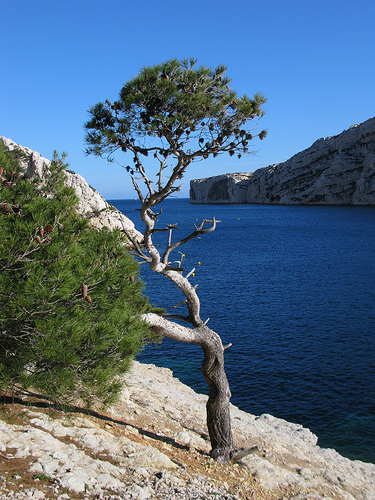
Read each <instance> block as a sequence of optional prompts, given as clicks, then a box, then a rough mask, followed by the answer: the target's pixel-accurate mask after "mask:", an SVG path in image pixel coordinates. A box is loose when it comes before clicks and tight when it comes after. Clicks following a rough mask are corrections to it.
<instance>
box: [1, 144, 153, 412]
mask: <svg viewBox="0 0 375 500" xmlns="http://www.w3.org/2000/svg"><path fill="white" fill-rule="evenodd" d="M20 156H22V153H21V152H20V151H12V152H9V151H6V150H5V148H4V147H2V148H1V149H0V240H1V247H0V387H1V388H2V389H3V390H5V389H7V390H9V389H12V390H14V389H15V388H16V387H22V388H24V389H25V388H30V387H33V388H34V389H35V390H38V391H40V392H41V393H42V394H43V395H44V396H46V397H48V398H49V399H51V400H53V401H57V402H64V403H67V402H69V401H71V399H72V398H73V397H77V395H79V396H80V397H82V398H83V399H84V401H85V402H86V403H87V404H90V403H92V402H93V400H97V399H99V400H100V401H101V402H103V403H104V404H107V403H110V402H112V401H113V400H114V398H115V396H116V395H117V394H118V392H119V389H120V387H121V383H120V381H119V377H118V375H121V374H122V373H124V372H125V371H126V369H127V368H128V367H129V363H130V361H131V359H132V358H133V357H134V355H135V353H136V352H137V351H139V350H140V348H141V347H142V345H143V343H144V340H145V338H147V337H150V330H149V328H148V326H147V325H146V324H145V323H144V322H143V321H142V320H141V319H140V314H142V313H144V312H147V311H150V309H151V308H150V305H149V303H148V301H147V298H145V297H144V296H143V295H142V289H143V284H142V282H141V281H140V280H139V279H134V276H136V275H137V274H138V264H137V262H136V261H135V260H134V259H133V258H132V257H131V256H130V255H129V254H128V252H127V251H126V250H125V249H124V240H123V238H124V236H123V235H122V234H121V233H120V232H119V231H117V230H115V231H109V230H106V229H103V230H101V231H97V230H94V229H92V228H91V227H90V226H89V224H88V222H87V221H86V220H85V219H83V218H82V217H81V216H79V215H77V213H76V212H75V207H76V204H77V199H76V196H75V194H74V190H73V189H71V188H67V187H65V186H64V178H65V174H64V169H65V167H66V165H65V164H64V157H62V158H59V157H58V156H57V155H56V154H55V156H54V159H53V161H52V162H51V167H50V168H49V169H48V170H46V172H45V173H44V177H43V180H40V179H37V180H33V181H31V180H29V179H27V178H26V177H25V174H24V172H23V171H22V169H21V168H20V165H19V159H20Z"/></svg>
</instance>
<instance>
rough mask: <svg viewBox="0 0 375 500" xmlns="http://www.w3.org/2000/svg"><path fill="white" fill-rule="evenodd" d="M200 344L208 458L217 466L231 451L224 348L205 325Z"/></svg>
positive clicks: (232, 447)
mask: <svg viewBox="0 0 375 500" xmlns="http://www.w3.org/2000/svg"><path fill="white" fill-rule="evenodd" d="M198 328H199V329H200V330H202V343H201V344H200V345H201V347H202V349H203V352H204V359H203V363H202V373H203V376H204V378H205V379H206V382H207V385H208V387H209V398H208V401H207V405H206V409H207V427H208V432H209V435H210V440H211V446H212V449H211V452H210V455H211V457H212V458H214V459H215V460H217V461H218V462H219V463H225V462H228V461H229V460H230V458H231V454H232V452H233V450H234V445H233V437H232V429H231V420H230V407H229V401H230V397H231V392H230V388H229V383H228V379H227V376H226V374H225V370H224V348H223V344H222V342H221V339H220V336H219V335H218V334H217V333H216V332H214V331H213V330H211V329H210V328H208V327H207V326H205V325H202V326H200V327H198Z"/></svg>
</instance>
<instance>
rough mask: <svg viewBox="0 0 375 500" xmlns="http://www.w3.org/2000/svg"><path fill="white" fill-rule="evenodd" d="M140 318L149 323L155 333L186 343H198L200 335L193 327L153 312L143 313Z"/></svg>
mask: <svg viewBox="0 0 375 500" xmlns="http://www.w3.org/2000/svg"><path fill="white" fill-rule="evenodd" d="M142 319H144V320H145V321H146V322H147V323H148V324H149V325H151V326H152V328H153V330H154V331H155V332H156V333H159V334H160V335H163V337H168V338H169V339H172V340H177V341H179V342H186V343H188V344H198V345H199V344H200V336H199V335H198V334H197V333H196V331H195V329H191V328H186V327H185V326H182V325H178V324H177V323H173V322H171V321H168V320H167V319H165V318H163V317H162V316H159V315H158V314H155V313H148V314H143V315H142Z"/></svg>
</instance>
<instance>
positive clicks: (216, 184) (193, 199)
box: [190, 173, 253, 203]
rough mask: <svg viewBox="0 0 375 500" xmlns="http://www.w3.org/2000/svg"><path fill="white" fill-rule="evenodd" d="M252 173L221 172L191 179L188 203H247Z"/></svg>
mask: <svg viewBox="0 0 375 500" xmlns="http://www.w3.org/2000/svg"><path fill="white" fill-rule="evenodd" d="M252 175H253V174H251V173H236V174H223V175H217V176H215V177H209V178H208V179H197V180H194V181H191V182H190V203H247V189H248V187H249V182H250V179H251V177H252ZM213 200H214V201H213Z"/></svg>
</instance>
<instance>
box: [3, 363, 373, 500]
mask: <svg viewBox="0 0 375 500" xmlns="http://www.w3.org/2000/svg"><path fill="white" fill-rule="evenodd" d="M124 381H125V387H124V388H123V390H122V393H121V397H120V400H119V402H118V403H116V404H115V405H113V406H111V407H110V408H108V409H107V410H106V411H105V412H103V411H100V410H97V411H95V412H86V413H85V412H84V410H82V409H81V410H78V409H76V410H75V411H74V412H67V413H65V414H63V413H61V412H60V413H59V412H51V413H49V411H47V412H45V411H44V412H43V410H42V408H41V405H36V406H32V405H24V407H23V408H21V410H22V414H23V417H24V419H25V422H24V423H23V424H12V423H9V420H8V422H7V421H6V420H5V419H4V418H3V417H2V420H1V421H0V424H1V425H0V445H1V449H0V453H1V457H0V460H1V462H0V463H1V466H2V469H1V470H2V471H3V472H2V474H1V476H2V479H3V483H2V486H1V487H0V499H1V500H5V499H10V498H17V499H20V500H23V499H25V500H26V499H28V498H29V497H30V496H31V498H39V499H44V498H56V499H59V500H64V499H67V498H71V499H76V498H77V499H78V498H85V499H89V498H90V499H91V498H95V495H97V496H96V498H102V499H108V500H109V499H112V500H114V499H118V498H121V499H122V498H124V499H126V498H129V499H131V498H142V499H147V498H163V499H169V498H171V499H172V498H177V499H189V498H196V497H194V494H197V491H198V492H199V494H202V495H205V498H216V499H218V498H219V499H229V498H235V499H252V498H256V499H257V500H262V499H264V500H266V499H267V500H279V499H280V498H283V499H285V500H292V499H293V500H297V499H299V500H302V499H311V498H314V499H323V498H325V499H327V498H330V499H337V500H375V464H369V463H363V462H360V461H351V460H349V459H347V458H344V457H342V456H341V455H339V454H338V453H337V452H336V451H335V450H332V449H324V448H320V447H319V446H318V445H317V437H316V436H315V435H314V434H313V433H311V432H310V431H309V430H308V429H306V428H303V427H302V426H301V425H297V424H291V423H289V422H287V421H285V420H281V419H277V418H275V417H273V416H271V415H267V414H264V415H261V416H254V415H251V414H248V413H245V412H243V411H241V410H239V409H238V408H236V407H235V406H233V405H232V407H231V413H232V427H233V434H234V439H235V444H236V446H237V447H239V448H240V447H255V446H256V447H257V449H256V450H255V451H254V452H253V453H252V454H251V455H249V456H248V457H246V458H244V459H243V460H242V462H241V463H240V464H229V465H225V466H224V465H218V464H216V463H214V462H213V461H212V460H211V459H210V458H209V456H208V451H209V449H210V444H209V441H208V436H207V430H206V424H205V402H206V400H207V396H204V395H201V394H198V393H196V392H195V391H193V389H191V388H190V387H188V386H186V385H184V384H182V383H181V382H180V381H179V380H178V379H176V378H175V377H173V373H172V372H171V370H169V369H166V368H159V367H156V366H154V365H148V364H143V363H139V362H137V361H134V362H133V365H132V367H131V370H130V371H129V372H128V373H126V374H125V375H124ZM3 410H4V408H3ZM4 457H7V458H4ZM17 461H22V463H23V464H24V473H22V472H21V468H20V466H19V467H18V469H17V467H16V469H17V470H19V471H20V472H19V473H18V475H17V476H16V478H15V477H14V475H13V476H10V475H9V474H8V475H7V473H6V472H5V476H4V466H10V465H12V466H13V465H15V464H16V463H17ZM25 464H26V465H25ZM30 471H31V472H30ZM27 474H28V475H29V476H30V474H33V477H36V476H38V477H40V478H43V477H49V479H50V480H51V481H52V484H51V483H49V484H47V485H46V484H44V483H45V481H39V482H37V481H35V480H34V483H33V488H34V490H35V491H37V492H38V493H35V491H34V490H33V491H34V493H33V494H32V495H30V494H29V493H30V491H29V490H30V489H32V488H30V487H28V488H25V484H22V483H25V481H26V479H25V478H26V476H27ZM7 476H8V477H7ZM17 478H18V479H17ZM30 481H31V479H30ZM12 483H13V485H12ZM20 483H21V485H22V488H21V485H20ZM48 488H49V490H48ZM199 488H201V490H199ZM172 490H173V491H172ZM12 491H13V492H14V493H12ZM16 491H17V492H18V493H16ZM22 491H23V492H26V493H25V494H24V496H22V495H23V494H21V495H20V493H21V492H22ZM48 491H49V493H53V495H54V496H52V497H51V496H48V497H47V496H46V495H47V492H48ZM194 491H195V493H193V492H194ZM132 492H133V493H134V492H135V493H134V495H135V496H134V495H133V493H132ZM172 493H173V495H175V496H172ZM27 494H28V495H29V496H27ZM16 495H18V496H16ZM42 495H44V496H42ZM64 495H65V496H64ZM79 495H81V496H79ZM82 495H83V496H82ZM118 495H120V496H118ZM132 495H133V496H132ZM198 498H199V497H198Z"/></svg>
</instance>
